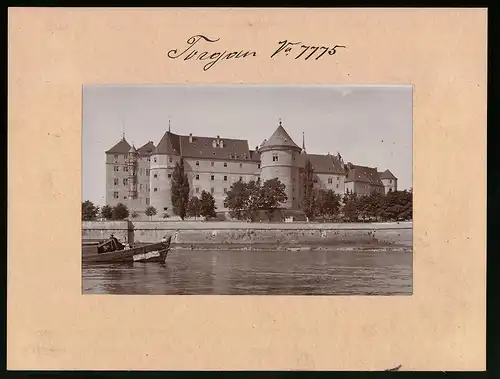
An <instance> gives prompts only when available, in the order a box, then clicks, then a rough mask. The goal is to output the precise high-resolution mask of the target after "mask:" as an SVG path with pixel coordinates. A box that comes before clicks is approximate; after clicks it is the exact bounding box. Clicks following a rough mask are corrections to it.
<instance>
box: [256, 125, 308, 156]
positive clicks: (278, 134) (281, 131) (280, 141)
mask: <svg viewBox="0 0 500 379" xmlns="http://www.w3.org/2000/svg"><path fill="white" fill-rule="evenodd" d="M262 147H263V148H268V147H293V148H296V149H299V150H300V147H298V146H297V144H296V143H295V142H293V140H292V138H291V137H290V135H289V134H288V133H287V132H286V130H285V128H283V126H281V123H280V126H278V128H277V129H276V130H275V131H274V133H273V135H272V136H271V137H270V138H269V139H268V140H267V141H266V142H265V143H264V144H263V145H262Z"/></svg>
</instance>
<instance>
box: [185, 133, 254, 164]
mask: <svg viewBox="0 0 500 379" xmlns="http://www.w3.org/2000/svg"><path fill="white" fill-rule="evenodd" d="M191 138H192V142H190V141H189V140H190V136H179V139H180V145H181V153H182V156H183V157H186V158H205V159H210V158H215V159H237V160H250V159H251V158H250V150H249V149H248V142H247V141H246V140H241V139H231V138H217V137H199V136H192V137H191ZM214 141H215V147H214Z"/></svg>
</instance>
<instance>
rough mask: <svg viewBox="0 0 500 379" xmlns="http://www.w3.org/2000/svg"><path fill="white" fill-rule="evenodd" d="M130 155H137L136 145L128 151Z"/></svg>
mask: <svg viewBox="0 0 500 379" xmlns="http://www.w3.org/2000/svg"><path fill="white" fill-rule="evenodd" d="M128 152H129V153H137V149H136V148H135V146H134V145H132V147H131V148H130V149H129V151H128Z"/></svg>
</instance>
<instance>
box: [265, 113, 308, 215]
mask: <svg viewBox="0 0 500 379" xmlns="http://www.w3.org/2000/svg"><path fill="white" fill-rule="evenodd" d="M301 152H302V149H301V148H300V147H299V146H297V144H296V143H295V142H294V141H293V140H292V138H291V137H290V135H289V134H288V133H287V132H286V130H285V129H284V128H283V125H282V123H281V120H280V121H279V126H278V128H277V129H276V131H275V132H274V133H273V135H272V136H271V137H270V138H269V139H268V140H267V141H266V142H265V143H264V144H263V145H262V146H261V147H260V149H259V153H260V159H261V175H260V178H261V181H262V182H265V181H266V180H270V179H274V178H278V179H279V180H280V182H281V183H283V184H284V185H285V192H286V195H287V197H288V199H287V201H286V202H285V203H284V204H283V208H287V209H292V210H296V209H299V208H300V188H301V185H300V164H301V161H302V160H301V159H300V154H301Z"/></svg>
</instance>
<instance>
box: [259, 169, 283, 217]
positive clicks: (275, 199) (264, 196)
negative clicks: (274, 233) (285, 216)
mask: <svg viewBox="0 0 500 379" xmlns="http://www.w3.org/2000/svg"><path fill="white" fill-rule="evenodd" d="M260 195H261V196H260V205H261V207H262V209H265V210H266V212H267V217H268V218H269V221H271V219H272V215H273V213H274V211H275V210H276V209H278V208H279V206H280V205H281V203H284V202H285V201H287V199H288V197H287V195H286V193H285V185H284V184H283V183H281V182H280V180H279V179H278V178H274V179H270V180H267V181H265V182H264V184H263V185H262V189H261V191H260Z"/></svg>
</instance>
